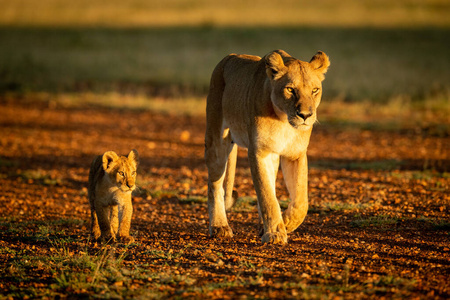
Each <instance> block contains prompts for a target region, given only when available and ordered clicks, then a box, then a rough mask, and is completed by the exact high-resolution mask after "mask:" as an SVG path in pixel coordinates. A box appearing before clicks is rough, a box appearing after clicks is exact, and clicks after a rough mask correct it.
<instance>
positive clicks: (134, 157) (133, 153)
mask: <svg viewBox="0 0 450 300" xmlns="http://www.w3.org/2000/svg"><path fill="white" fill-rule="evenodd" d="M128 160H129V161H130V162H134V163H135V164H136V168H137V166H138V165H139V153H138V152H137V150H136V149H133V150H131V151H130V153H129V154H128Z"/></svg>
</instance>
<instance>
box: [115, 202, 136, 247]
mask: <svg viewBox="0 0 450 300" xmlns="http://www.w3.org/2000/svg"><path fill="white" fill-rule="evenodd" d="M119 211H120V212H119V232H118V235H119V237H120V239H121V241H122V242H123V243H125V244H129V243H133V242H134V238H133V237H132V236H130V227H131V216H132V215H133V206H132V204H131V198H130V199H127V200H126V201H125V203H124V205H123V206H121V207H120V208H119Z"/></svg>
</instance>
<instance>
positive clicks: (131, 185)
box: [127, 181, 134, 189]
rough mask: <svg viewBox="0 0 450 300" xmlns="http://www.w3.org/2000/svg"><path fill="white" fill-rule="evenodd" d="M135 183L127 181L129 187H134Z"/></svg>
mask: <svg viewBox="0 0 450 300" xmlns="http://www.w3.org/2000/svg"><path fill="white" fill-rule="evenodd" d="M133 185H134V184H133V183H132V182H129V181H127V187H129V188H130V189H131V188H132V187H133Z"/></svg>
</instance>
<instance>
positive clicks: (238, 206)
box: [233, 196, 257, 212]
mask: <svg viewBox="0 0 450 300" xmlns="http://www.w3.org/2000/svg"><path fill="white" fill-rule="evenodd" d="M256 209H257V199H256V198H255V197H251V196H245V197H238V198H237V199H236V202H235V203H234V206H233V210H234V211H242V212H249V211H254V210H256Z"/></svg>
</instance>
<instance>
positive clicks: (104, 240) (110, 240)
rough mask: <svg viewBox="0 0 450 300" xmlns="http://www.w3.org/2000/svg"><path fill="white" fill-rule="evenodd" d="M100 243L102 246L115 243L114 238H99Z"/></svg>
mask: <svg viewBox="0 0 450 300" xmlns="http://www.w3.org/2000/svg"><path fill="white" fill-rule="evenodd" d="M100 242H101V243H102V244H114V243H115V242H116V237H115V236H111V235H110V236H102V237H101V238H100Z"/></svg>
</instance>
